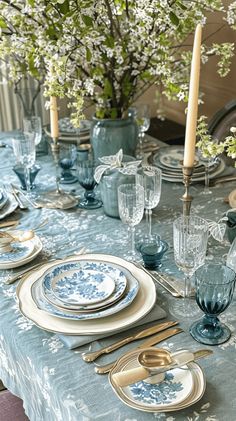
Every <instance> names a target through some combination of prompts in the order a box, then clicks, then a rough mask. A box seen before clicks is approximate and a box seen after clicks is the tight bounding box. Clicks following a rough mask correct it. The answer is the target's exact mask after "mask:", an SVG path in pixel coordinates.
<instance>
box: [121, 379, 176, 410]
mask: <svg viewBox="0 0 236 421" xmlns="http://www.w3.org/2000/svg"><path fill="white" fill-rule="evenodd" d="M129 388H130V392H131V393H132V395H133V398H134V399H135V400H138V401H141V402H143V403H145V404H149V405H152V404H155V405H160V404H168V403H170V404H172V403H173V401H175V400H176V398H177V393H178V392H181V391H182V390H183V388H184V387H183V384H182V383H181V382H180V381H177V382H176V381H175V377H174V375H173V373H171V372H167V373H166V374H165V380H164V381H163V382H161V383H157V384H150V383H146V382H144V381H140V382H137V383H134V384H132V385H131V386H129Z"/></svg>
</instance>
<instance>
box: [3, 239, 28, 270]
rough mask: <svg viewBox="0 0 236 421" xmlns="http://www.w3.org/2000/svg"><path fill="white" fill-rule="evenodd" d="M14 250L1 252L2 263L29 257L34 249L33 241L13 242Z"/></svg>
mask: <svg viewBox="0 0 236 421" xmlns="http://www.w3.org/2000/svg"><path fill="white" fill-rule="evenodd" d="M11 247H12V250H11V251H9V252H6V253H0V265H2V264H5V263H9V262H18V261H21V260H24V259H25V258H26V257H28V256H29V255H30V254H31V253H32V251H33V249H34V246H33V243H32V242H29V243H26V242H24V243H12V244H11Z"/></svg>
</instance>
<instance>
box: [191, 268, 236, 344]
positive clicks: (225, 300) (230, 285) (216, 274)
mask: <svg viewBox="0 0 236 421" xmlns="http://www.w3.org/2000/svg"><path fill="white" fill-rule="evenodd" d="M235 279H236V274H235V272H234V270H233V269H231V268H230V267H228V266H226V265H224V264H222V263H206V264H204V265H203V266H200V267H199V268H198V269H197V270H196V272H195V274H194V280H195V287H196V301H197V304H198V306H199V307H200V309H201V310H202V311H203V312H204V313H205V315H204V316H203V317H202V319H200V320H198V321H196V322H194V323H193V324H192V326H191V327H190V334H191V335H192V336H193V338H194V339H196V340H197V341H198V342H201V343H202V344H206V345H218V344H221V343H223V342H226V341H227V340H228V339H229V338H230V336H231V332H230V330H229V328H228V327H227V326H226V325H224V324H223V323H221V322H220V320H219V318H218V316H219V314H221V313H222V312H223V311H225V310H226V308H227V307H228V306H229V305H230V303H231V301H232V298H233V293H234V287H235Z"/></svg>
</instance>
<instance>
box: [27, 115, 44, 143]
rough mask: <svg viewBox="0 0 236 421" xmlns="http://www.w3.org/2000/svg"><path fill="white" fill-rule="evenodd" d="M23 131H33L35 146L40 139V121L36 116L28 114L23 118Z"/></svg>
mask: <svg viewBox="0 0 236 421" xmlns="http://www.w3.org/2000/svg"><path fill="white" fill-rule="evenodd" d="M23 131H24V132H27V133H33V134H34V136H35V145H36V146H37V145H38V144H39V143H40V141H41V139H42V123H41V118H40V117H38V116H29V117H24V118H23Z"/></svg>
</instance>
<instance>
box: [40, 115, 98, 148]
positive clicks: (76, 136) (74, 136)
mask: <svg viewBox="0 0 236 421" xmlns="http://www.w3.org/2000/svg"><path fill="white" fill-rule="evenodd" d="M91 124H92V122H91V121H90V120H82V121H81V122H80V127H79V128H76V127H74V126H73V125H72V123H71V121H70V118H69V117H65V118H61V119H60V120H59V132H60V135H59V140H61V141H63V142H68V143H74V142H77V141H78V140H79V142H80V143H86V142H89V139H90V128H91ZM45 131H46V133H47V135H49V136H51V131H50V127H47V128H46V130H45Z"/></svg>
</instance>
